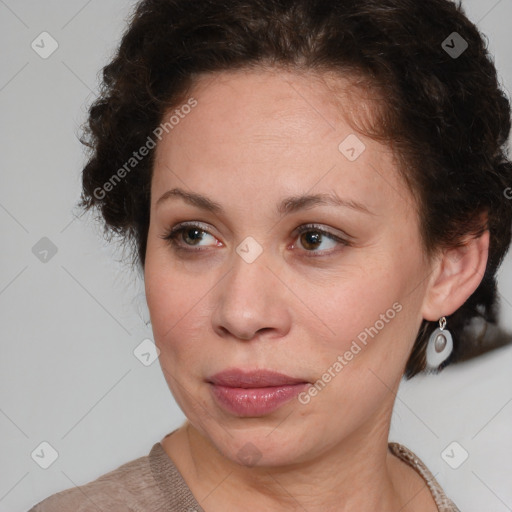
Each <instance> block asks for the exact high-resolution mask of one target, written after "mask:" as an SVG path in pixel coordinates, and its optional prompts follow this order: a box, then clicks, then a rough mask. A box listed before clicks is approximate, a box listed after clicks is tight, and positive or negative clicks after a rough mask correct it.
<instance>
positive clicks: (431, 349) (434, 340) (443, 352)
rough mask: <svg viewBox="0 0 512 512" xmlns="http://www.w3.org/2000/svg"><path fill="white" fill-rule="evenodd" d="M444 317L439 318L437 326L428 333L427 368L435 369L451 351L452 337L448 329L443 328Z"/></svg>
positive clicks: (444, 324)
mask: <svg viewBox="0 0 512 512" xmlns="http://www.w3.org/2000/svg"><path fill="white" fill-rule="evenodd" d="M445 327H446V317H444V316H443V317H442V318H441V319H440V320H439V327H438V328H437V329H436V330H435V331H434V332H433V333H432V334H431V335H430V339H429V340H428V345H427V353H426V356H427V368H428V369H429V370H437V369H438V368H439V365H440V364H442V363H444V362H445V361H446V360H447V359H448V358H449V357H450V354H451V353H452V350H453V339H452V335H451V333H450V331H448V330H447V329H445Z"/></svg>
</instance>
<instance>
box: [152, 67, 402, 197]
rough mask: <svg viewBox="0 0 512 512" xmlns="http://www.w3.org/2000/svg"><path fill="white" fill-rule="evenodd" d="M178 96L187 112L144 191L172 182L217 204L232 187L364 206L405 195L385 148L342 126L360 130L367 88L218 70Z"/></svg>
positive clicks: (333, 80) (367, 107) (308, 77)
mask: <svg viewBox="0 0 512 512" xmlns="http://www.w3.org/2000/svg"><path fill="white" fill-rule="evenodd" d="M188 97H189V98H190V97H193V98H194V99H195V100H196V101H197V106H196V107H195V108H194V109H193V110H192V111H191V112H190V113H189V114H187V115H186V116H183V118H182V119H181V120H180V122H179V124H177V125H176V126H174V128H173V129H172V130H171V131H169V133H167V134H164V136H163V138H162V140H161V142H160V143H159V144H158V146H157V150H156V151H157V154H156V159H155V172H154V184H153V187H154V188H163V187H168V186H170V185H171V182H173V181H174V182H177V181H179V180H182V181H183V183H181V184H180V186H182V185H184V184H185V185H186V186H188V187H191V188H197V187H198V186H202V187H203V188H206V189H211V190H218V191H219V193H221V194H223V195H224V196H225V197H226V198H227V196H228V195H229V190H228V189H229V185H234V186H235V187H234V188H233V189H232V190H231V192H232V193H233V194H238V196H240V194H243V193H244V192H247V193H251V194H253V195H254V194H257V193H258V192H259V191H262V192H263V193H264V195H265V194H266V196H265V197H269V198H270V197H274V196H275V199H276V201H277V196H278V195H279V194H281V193H285V192H286V193H304V192H305V191H307V190H309V189H311V188H313V187H315V191H319V192H320V191H330V190H336V191H343V192H344V194H343V195H346V194H345V192H347V193H351V194H355V195H356V196H357V197H354V198H353V199H354V200H358V201H361V200H363V199H364V200H365V201H366V202H367V203H369V204H370V203H372V202H373V203H381V202H383V201H388V202H389V201H390V196H396V195H397V194H398V195H399V196H401V195H403V194H406V193H407V190H406V189H405V188H404V186H403V184H402V183H401V180H400V179H399V176H398V173H397V172H396V163H395V159H394V155H393V153H392V151H391V150H390V148H389V147H387V146H386V145H384V144H381V143H378V142H376V141H374V140H372V139H369V138H368V137H364V136H363V135H361V134H360V133H357V132H356V130H355V129H354V126H353V123H352V120H354V119H355V118H358V123H359V124H365V123H367V122H369V121H371V119H370V118H371V115H372V112H371V102H370V101H367V99H366V98H367V90H366V89H365V88H361V89H357V86H355V85H354V81H353V80H350V79H348V78H343V77H340V76H338V77H333V76H328V75H324V76H319V75H318V74H316V75H315V74H312V73H295V72H291V71H285V70H274V71H261V70H258V71H256V70H251V71H236V72H222V73H215V74H211V75H204V76H203V77H201V78H199V79H198V81H197V82H196V83H195V86H194V87H193V88H192V89H191V90H190V91H189V96H188ZM185 101H186V99H185ZM176 108H178V109H179V105H177V106H175V107H174V109H173V111H174V110H175V109H176ZM352 149H353V150H354V151H352V153H351V150H352ZM347 150H348V152H347ZM354 153H355V154H354ZM354 156H356V157H357V158H355V159H353V157H354ZM349 157H350V158H349ZM320 189H322V190H320ZM281 195H282V194H281ZM395 199H397V200H400V197H398V198H395ZM391 200H392V201H393V199H392V198H391ZM402 202H403V197H402ZM374 206H377V204H374Z"/></svg>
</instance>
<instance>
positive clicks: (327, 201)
mask: <svg viewBox="0 0 512 512" xmlns="http://www.w3.org/2000/svg"><path fill="white" fill-rule="evenodd" d="M509 131H510V105H509V102H508V100H507V99H506V97H505V95H504V94H503V93H502V92H501V90H500V89H499V87H498V83H497V79H496V70H495V68H494V65H493V63H492V60H491V58H490V56H489V55H488V53H487V51H486V49H485V46H484V43H483V40H482V37H481V35H480V33H479V32H478V30H477V29H476V27H475V26H474V25H473V24H472V23H471V22H470V21H469V20H468V19H467V18H466V17H465V15H464V14H463V12H462V10H461V8H460V6H456V5H455V4H453V3H452V2H450V1H448V0H426V1H424V2H410V1H408V0H358V1H353V0H337V1H329V0H321V1H320V0H264V1H263V0H246V1H241V0H208V1H206V0H204V1H203V0H195V1H194V2H188V1H185V0H146V1H143V2H141V3H140V4H139V5H138V7H137V10H136V12H135V14H134V17H133V19H132V20H131V23H130V26H129V28H128V30H127V32H126V34H125V36H124V38H123V40H122V43H121V45H120V48H119V51H118V53H117V55H116V56H115V58H114V59H113V61H112V62H111V63H110V64H109V65H108V66H107V67H106V68H105V70H104V88H103V93H102V96H101V97H100V99H98V100H97V101H96V103H95V104H94V105H93V107H92V108H91V111H90V118H89V131H88V137H87V139H86V143H87V144H88V145H89V147H90V148H91V150H92V154H91V157H90V160H89V162H88V164H87V166H86V167H85V169H84V171H83V197H82V205H83V207H84V208H85V209H89V208H98V209H99V211H100V212H101V214H102V216H103V219H104V221H105V223H106V226H107V228H108V229H109V230H111V232H116V233H120V234H121V235H123V236H124V237H125V240H126V241H127V242H128V243H133V247H134V255H135V258H136V261H137V262H138V263H139V264H140V268H141V269H142V270H143V271H144V278H145V286H146V297H147V301H148V307H149V311H150V316H151V324H152V328H153V333H154V338H155V343H156V345H157V347H158V349H159V350H160V356H159V357H160V364H161V367H162V370H163V372H164V375H165V378H166V380H167V383H168V385H169V387H170V389H171V391H172V393H173V395H174V397H175V399H176V401H177V403H178V404H179V405H180V407H181V409H182V410H183V412H184V414H185V415H186V417H187V422H186V423H185V425H183V426H182V427H181V428H179V429H177V430H176V431H173V432H171V433H170V434H169V435H167V436H166V437H165V438H164V439H163V440H162V441H161V442H159V443H156V444H155V445H154V446H153V449H152V450H151V453H150V454H149V455H148V456H146V457H142V458H140V459H137V460H134V461H131V462H128V463H127V464H125V465H123V466H121V467H120V468H118V469H116V470H114V471H113V472H111V473H108V474H107V475H103V476H102V477H100V478H98V479H97V480H95V481H94V482H91V483H89V484H87V485H83V486H81V487H79V488H75V489H69V490H67V491H64V492H62V493H58V494H56V495H54V496H51V497H50V498H48V499H47V500H45V501H43V502H42V503H40V504H39V505H37V506H35V507H34V508H33V509H32V510H33V511H37V512H39V511H50V510H51V511H52V512H55V511H59V510H89V509H94V508H95V507H96V508H97V509H99V510H176V511H178V510H179V511H192V510H197V511H199V510H204V511H206V512H217V511H236V510H246V509H247V508H249V509H250V510H269V511H270V510H271V511H292V510H293V511H295V510H324V511H342V510H351V511H353V510H358V511H360V512H365V511H375V510H379V511H396V510H401V511H403V512H408V511H413V510H414V511H415V512H418V511H425V512H427V511H429V512H430V511H435V510H440V511H456V510H457V508H456V506H455V504H454V503H453V502H452V501H451V500H450V499H449V498H448V497H447V495H446V494H445V492H444V491H443V490H442V489H441V487H440V485H439V484H438V482H437V481H436V480H435V478H434V477H433V475H432V474H431V473H430V471H429V470H428V469H427V468H426V467H425V465H424V464H423V463H422V462H421V460H419V459H418V458H417V457H416V456H415V455H414V453H412V452H411V451H410V450H408V449H407V448H406V447H404V446H402V445H399V444H397V443H390V444H388V433H389V426H390V420H391V413H392V409H393V403H394V397H395V394H396V390H397V388H398V385H399V383H400V380H401V378H402V377H403V376H404V375H405V377H407V378H411V377H413V376H414V375H416V374H417V373H419V372H421V371H431V372H436V371H439V370H440V369H442V368H443V367H445V366H446V365H447V364H449V363H451V362H456V361H460V360H464V359H468V358H470V357H474V356H476V355H479V354H480V353H482V352H484V351H486V350H489V349H490V348H493V347H494V346H495V345H496V343H495V342H493V340H490V339H487V338H486V337H485V336H483V335H482V336H480V337H479V336H477V335H475V333H474V330H472V329H471V328H470V327H471V325H472V324H471V322H472V320H474V319H477V318H483V319H484V320H485V321H486V322H487V323H494V322H495V321H496V281H495V275H496V271H497V269H498V267H499V265H500V263H501V261H502V259H503V256H504V254H505V253H506V251H507V249H508V246H509V244H510V238H511V225H512V203H511V202H510V201H509V200H508V199H507V198H506V193H505V191H506V190H507V187H509V186H510V183H511V182H512V164H511V162H510V160H509V159H508V158H507V155H506V153H505V149H504V147H505V143H506V140H507V137H508V135H509Z"/></svg>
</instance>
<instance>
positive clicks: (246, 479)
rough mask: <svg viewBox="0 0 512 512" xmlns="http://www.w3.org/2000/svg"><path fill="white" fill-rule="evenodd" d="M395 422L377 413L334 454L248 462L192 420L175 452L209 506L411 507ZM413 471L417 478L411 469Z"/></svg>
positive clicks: (211, 509)
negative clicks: (229, 454)
mask: <svg viewBox="0 0 512 512" xmlns="http://www.w3.org/2000/svg"><path fill="white" fill-rule="evenodd" d="M389 421H390V418H389V416H386V415H381V417H380V418H372V420H371V421H369V422H368V426H367V427H366V428H360V429H358V431H357V432H355V433H354V434H353V435H351V436H350V437H349V438H345V439H343V440H342V441H341V442H340V443H338V444H337V445H336V446H333V447H331V448H330V449H329V450H328V451H327V452H326V453H322V454H319V455H317V456H316V458H314V459H309V460H308V461H307V462H302V463H296V464H289V465H286V466H278V467H275V466H272V467H270V466H265V467H258V466H254V467H245V466H241V465H240V464H237V463H236V462H233V461H231V460H230V459H228V458H226V457H224V456H223V455H222V454H221V453H219V451H218V450H217V449H216V448H215V447H214V446H213V445H212V444H211V442H210V441H209V440H208V439H207V438H206V437H204V436H203V435H202V434H201V433H200V432H199V431H198V430H196V429H195V428H194V427H193V426H192V425H191V424H189V423H186V424H185V425H184V426H183V427H182V428H181V429H179V430H178V431H177V432H175V434H173V435H172V436H169V438H168V439H169V440H170V442H172V441H171V440H172V439H173V438H174V440H173V441H174V442H173V446H172V447H169V451H170V452H171V453H172V458H173V460H175V462H176V463H177V464H180V466H179V467H178V469H179V470H180V471H181V472H182V474H183V476H184V478H185V480H186V481H187V484H188V485H189V487H190V488H191V490H192V492H193V493H194V495H195V496H196V498H197V499H198V501H199V502H200V504H201V506H202V507H203V508H204V509H205V510H207V511H208V512H217V510H219V511H220V510H222V511H224V512H225V511H231V510H233V511H234V510H242V509H243V508H244V507H246V505H247V503H250V504H251V508H253V509H261V510H272V511H276V512H278V511H279V512H281V511H283V512H284V511H286V512H289V511H295V510H297V511H299V510H300V511H303V510H323V511H325V512H331V511H332V512H334V511H336V512H343V511H348V510H351V511H353V510H358V511H360V512H370V511H375V510H381V511H387V510H390V511H391V510H399V509H400V510H402V511H403V512H406V511H407V510H408V507H407V508H405V507H404V503H405V502H406V501H407V499H406V498H405V497H404V495H403V492H400V490H399V488H400V487H401V485H400V483H399V482H398V479H399V478H403V477H404V467H403V466H404V465H403V464H401V463H400V462H399V461H398V460H397V459H396V458H395V457H394V456H393V455H391V454H390V453H389V451H388V441H387V440H388V433H389ZM400 473H401V474H400ZM405 475H406V478H410V474H409V473H408V472H406V473H405ZM416 484H418V482H417V481H416ZM402 487H403V486H402ZM416 510H417V509H416Z"/></svg>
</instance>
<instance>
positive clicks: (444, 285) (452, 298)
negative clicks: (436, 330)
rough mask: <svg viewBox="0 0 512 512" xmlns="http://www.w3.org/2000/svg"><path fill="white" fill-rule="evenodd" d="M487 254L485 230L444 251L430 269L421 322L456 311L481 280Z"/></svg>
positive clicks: (487, 241)
mask: <svg viewBox="0 0 512 512" xmlns="http://www.w3.org/2000/svg"><path fill="white" fill-rule="evenodd" d="M488 255H489V231H488V230H487V231H485V232H484V233H483V234H482V235H481V236H480V237H478V238H470V239H468V240H467V241H466V242H465V243H464V245H463V246H461V247H455V248H451V249H446V250H445V251H443V253H442V254H441V256H440V257H439V258H438V259H437V260H436V262H435V263H434V266H433V272H432V274H431V277H430V280H429V284H428V287H427V290H426V293H425V298H424V301H423V307H422V314H423V318H424V319H425V320H429V321H435V322H437V320H439V319H440V318H441V317H443V316H449V315H451V314H453V313H454V312H455V311H457V309H459V308H460V307H461V306H462V305H463V304H464V302H466V300H467V299H468V298H469V297H470V296H471V295H472V294H473V292H474V291H475V290H476V289H477V288H478V286H479V285H480V283H481V281H482V278H483V277H484V273H485V269H486V266H487V258H488Z"/></svg>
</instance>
